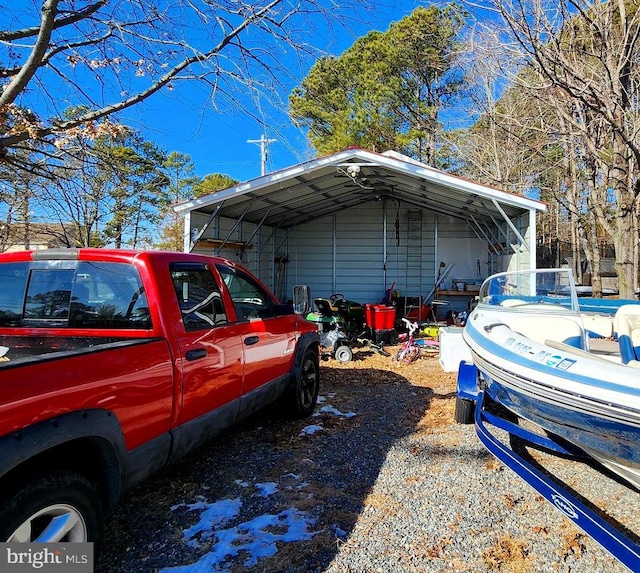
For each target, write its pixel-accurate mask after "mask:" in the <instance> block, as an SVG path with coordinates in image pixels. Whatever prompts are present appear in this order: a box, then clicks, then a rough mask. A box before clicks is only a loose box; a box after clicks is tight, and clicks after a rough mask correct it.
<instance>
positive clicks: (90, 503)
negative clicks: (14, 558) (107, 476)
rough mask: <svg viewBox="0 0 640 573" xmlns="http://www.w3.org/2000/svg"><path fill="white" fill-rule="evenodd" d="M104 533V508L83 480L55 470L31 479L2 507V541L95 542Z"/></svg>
mask: <svg viewBox="0 0 640 573" xmlns="http://www.w3.org/2000/svg"><path fill="white" fill-rule="evenodd" d="M101 531H102V505H101V503H100V497H99V495H98V492H97V490H96V488H95V487H94V486H93V485H92V484H91V482H89V481H88V480H86V479H85V478H84V477H82V476H80V475H77V474H74V473H71V472H66V471H52V472H49V473H46V474H43V475H40V476H38V477H34V478H32V479H31V480H28V481H27V482H26V483H25V484H24V485H22V486H21V487H20V489H18V490H17V491H14V492H13V495H10V496H9V497H7V498H6V500H5V501H4V502H3V503H2V504H0V540H1V541H3V542H33V541H43V542H55V543H59V542H76V543H84V542H87V541H96V540H97V539H98V538H99V537H100V534H101Z"/></svg>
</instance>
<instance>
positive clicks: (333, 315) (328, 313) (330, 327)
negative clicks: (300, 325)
mask: <svg viewBox="0 0 640 573" xmlns="http://www.w3.org/2000/svg"><path fill="white" fill-rule="evenodd" d="M341 296H342V295H341ZM331 297H336V295H331ZM331 297H330V300H331V302H335V301H334V299H333V298H331ZM330 300H327V299H326V298H316V299H314V300H313V303H314V305H315V310H314V311H312V312H310V313H309V314H307V316H306V318H307V320H309V321H311V322H315V323H316V325H317V326H318V333H319V334H320V346H322V348H326V349H329V350H330V351H331V353H332V354H333V357H334V358H335V359H336V360H337V361H338V362H349V361H350V360H352V359H353V350H351V342H350V339H349V335H348V332H347V321H346V320H345V318H344V316H342V314H341V313H340V311H339V310H338V308H336V307H332V305H331V302H330ZM336 300H337V299H336ZM340 300H344V297H342V299H340Z"/></svg>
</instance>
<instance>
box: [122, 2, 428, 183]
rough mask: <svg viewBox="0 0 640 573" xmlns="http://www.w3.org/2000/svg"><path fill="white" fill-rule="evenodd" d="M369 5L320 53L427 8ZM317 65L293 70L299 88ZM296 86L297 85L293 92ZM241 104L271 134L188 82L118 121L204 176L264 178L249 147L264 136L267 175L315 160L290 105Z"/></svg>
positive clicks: (323, 42) (256, 149)
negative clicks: (183, 156) (267, 141)
mask: <svg viewBox="0 0 640 573" xmlns="http://www.w3.org/2000/svg"><path fill="white" fill-rule="evenodd" d="M365 4H367V5H369V6H373V5H375V6H376V9H375V10H373V11H367V12H366V13H365V12H363V15H362V20H361V21H359V22H358V21H357V19H358V15H354V21H353V22H350V23H348V24H345V26H346V28H348V29H346V28H341V29H340V28H339V27H336V28H335V29H334V32H335V33H334V34H333V35H332V37H331V39H330V40H329V39H328V38H327V37H325V36H323V35H317V36H316V37H315V38H314V41H317V42H318V45H317V46H316V47H318V48H322V49H324V50H327V52H329V53H331V54H333V55H339V54H341V53H342V52H343V51H344V50H346V49H347V48H348V47H350V46H351V45H352V44H353V42H354V41H355V39H356V38H358V37H360V36H362V35H364V34H366V33H367V32H369V31H370V30H381V31H383V30H386V29H387V28H388V27H389V24H390V23H391V22H393V21H397V20H400V19H402V18H403V17H404V16H406V15H408V14H410V13H411V11H412V10H414V9H415V8H416V7H417V6H419V5H421V4H422V5H423V4H424V3H423V2H419V1H418V0H377V1H376V2H363V6H364V5H365ZM312 63H313V62H312V61H309V62H306V64H307V67H306V68H303V69H298V70H293V68H290V70H291V71H293V73H294V74H295V75H298V76H299V77H298V78H297V81H298V82H300V81H301V80H302V79H303V78H304V77H305V75H306V73H307V72H308V71H309V69H310V67H311V65H312ZM295 85H296V84H295V83H292V84H291V85H290V88H291V89H292V88H293V87H295ZM289 91H290V90H289ZM288 95H289V92H286V93H280V94H277V98H279V99H280V100H281V101H282V102H285V104H286V101H287V98H288ZM242 103H243V105H246V106H248V107H249V108H250V109H251V111H252V113H253V114H255V116H256V117H259V118H261V120H262V121H263V122H264V123H265V124H266V125H268V126H269V128H268V129H267V130H266V132H265V131H264V128H263V127H262V126H261V125H260V122H259V121H257V120H256V119H255V118H253V117H249V116H248V115H247V114H246V113H245V112H244V111H241V110H238V109H233V108H232V107H231V106H228V107H227V109H226V110H224V111H223V112H219V111H216V110H214V109H213V107H212V106H211V105H209V104H208V92H207V91H206V90H205V89H204V88H203V87H202V86H198V85H197V84H196V83H195V82H183V83H181V84H178V85H177V87H176V89H174V90H173V91H171V92H168V91H166V90H165V91H163V92H160V93H158V94H155V95H154V96H152V97H151V98H150V99H148V100H147V101H145V102H142V103H140V104H137V105H136V106H135V107H133V108H131V109H130V110H127V112H126V113H124V114H122V115H121V116H119V117H120V119H121V120H122V121H123V122H124V123H126V124H128V125H130V126H131V127H133V128H134V129H137V130H139V131H141V132H142V133H143V134H144V135H145V137H146V138H147V139H149V140H152V141H154V142H156V143H157V144H158V145H160V146H161V147H163V148H164V149H165V150H166V151H179V152H181V153H184V154H188V155H189V156H190V157H191V159H192V161H193V163H194V165H195V167H196V172H197V174H199V175H201V176H203V175H206V174H208V173H223V174H226V175H230V176H231V177H233V178H235V179H238V180H240V181H244V180H247V179H253V178H255V177H259V176H260V168H261V162H260V159H261V156H260V146H259V145H258V144H255V143H247V141H248V140H255V139H260V137H261V136H262V134H263V133H265V135H266V137H268V138H271V139H275V140H276V141H275V142H273V143H271V144H270V146H269V153H268V161H267V171H268V172H269V171H274V170H278V169H282V168H285V167H288V166H291V165H294V164H296V163H298V162H300V161H304V160H307V159H310V158H311V157H313V156H314V153H313V150H312V149H311V148H310V147H309V146H308V144H307V141H306V138H305V135H304V133H303V132H301V131H300V130H299V129H297V128H295V127H294V126H293V125H292V124H291V122H290V121H289V118H288V116H287V114H286V110H285V109H284V105H285V104H280V105H279V106H274V105H272V104H271V102H270V101H268V98H264V99H262V100H261V101H259V102H255V101H249V100H248V99H247V98H246V97H245V98H243V101H242Z"/></svg>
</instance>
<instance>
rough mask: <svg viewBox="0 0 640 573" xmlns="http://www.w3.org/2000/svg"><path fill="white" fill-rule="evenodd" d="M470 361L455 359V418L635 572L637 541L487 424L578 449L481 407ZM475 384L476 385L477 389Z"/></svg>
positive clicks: (564, 449)
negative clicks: (538, 466)
mask: <svg viewBox="0 0 640 573" xmlns="http://www.w3.org/2000/svg"><path fill="white" fill-rule="evenodd" d="M478 374H479V373H478V369H477V368H476V366H475V365H473V364H469V363H467V362H461V363H460V367H459V370H458V380H457V397H456V414H455V418H456V421H457V422H460V423H463V424H470V423H474V424H475V431H476V434H477V436H478V438H479V439H480V441H481V442H482V444H483V445H484V446H485V448H487V450H489V452H490V453H491V454H493V455H494V456H495V457H496V458H497V459H498V460H500V461H501V462H502V463H503V464H504V465H505V466H507V467H508V468H509V469H511V470H512V471H514V472H515V473H516V474H517V475H518V476H520V477H521V478H522V479H523V480H524V481H525V482H527V483H528V484H529V485H530V486H531V487H532V488H533V489H534V490H536V491H537V492H538V493H539V494H540V495H541V496H543V497H544V498H545V499H546V500H547V501H548V502H549V503H551V504H552V505H553V506H554V507H555V508H556V509H557V510H558V511H560V513H562V514H563V515H564V516H565V517H567V518H568V519H570V520H571V521H573V523H574V524H575V525H577V526H578V527H579V528H580V529H582V530H583V531H584V532H585V533H586V534H587V535H589V536H590V537H591V538H593V539H594V540H595V541H596V542H597V543H599V544H600V545H601V546H602V547H603V548H604V549H606V550H607V551H609V553H611V555H613V556H614V557H615V558H616V559H618V561H620V562H621V563H622V564H623V565H625V566H626V567H628V568H629V569H630V570H631V571H640V544H638V543H637V542H636V541H633V540H632V539H630V538H629V537H628V536H627V535H625V534H623V533H622V532H620V531H618V530H617V529H615V528H614V527H613V526H611V525H610V524H609V523H608V522H607V521H605V520H604V519H603V518H602V517H601V516H600V515H598V514H597V513H596V512H595V511H593V510H592V509H590V508H589V507H588V506H587V505H586V504H585V503H583V502H582V501H580V500H579V499H577V497H576V496H575V495H573V494H571V493H570V492H568V491H567V490H566V489H563V488H562V487H561V486H560V485H559V484H558V483H556V482H555V481H553V480H552V479H550V478H549V477H548V476H546V475H545V474H543V473H542V472H541V471H539V470H538V469H536V468H535V467H534V466H533V465H532V464H531V463H529V462H528V461H526V460H525V459H524V458H523V457H522V456H521V455H520V454H518V453H517V452H515V451H514V450H513V449H511V448H510V447H508V446H507V445H505V444H504V443H503V442H502V441H500V440H499V439H498V438H497V437H496V436H494V435H493V434H492V433H491V431H490V426H493V427H494V428H498V429H499V430H503V431H506V432H507V433H509V434H510V435H512V436H516V437H518V438H520V439H522V440H523V441H524V442H526V443H528V444H530V445H533V446H538V447H541V448H544V449H545V450H548V451H551V452H555V453H557V454H560V455H562V456H564V457H567V458H574V459H585V458H589V456H588V455H587V454H585V453H584V452H583V451H582V450H580V449H578V448H573V447H571V445H570V444H563V445H561V444H559V443H558V442H556V441H554V440H553V439H552V438H550V437H548V436H542V435H540V434H536V433H535V432H532V431H530V430H527V429H526V428H523V427H522V426H519V425H518V424H516V423H513V422H510V421H509V420H506V419H504V418H503V417H501V416H499V415H497V414H494V413H492V412H489V411H487V409H486V407H485V401H486V396H485V392H484V390H483V388H482V387H481V385H480V384H479V383H478V381H479V376H478ZM479 386H480V387H479Z"/></svg>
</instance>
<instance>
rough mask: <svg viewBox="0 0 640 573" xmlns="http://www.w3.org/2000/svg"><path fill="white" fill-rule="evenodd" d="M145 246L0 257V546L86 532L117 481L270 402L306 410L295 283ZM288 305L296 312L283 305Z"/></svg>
mask: <svg viewBox="0 0 640 573" xmlns="http://www.w3.org/2000/svg"><path fill="white" fill-rule="evenodd" d="M296 289H297V292H296V293H295V294H294V300H293V305H292V304H289V305H283V304H280V303H279V302H278V301H277V299H276V298H275V297H274V296H273V295H272V294H271V293H270V292H269V290H268V289H267V288H266V287H265V286H264V285H263V284H262V283H261V282H260V281H259V280H258V279H257V278H256V277H255V276H253V275H252V274H251V273H249V272H248V271H247V270H245V269H243V268H242V267H240V266H239V265H237V264H235V263H233V262H231V261H228V260H225V259H222V258H218V257H210V256H205V255H197V254H189V253H170V252H160V251H123V250H106V249H62V250H46V251H33V252H30V251H24V252H16V253H4V254H2V255H0V354H2V353H4V354H3V355H2V356H1V357H0V388H2V391H1V393H0V541H3V542H4V541H50V542H60V541H95V540H98V539H99V538H100V534H101V531H102V528H103V525H102V524H103V516H104V513H105V512H106V511H108V510H109V509H110V508H112V507H113V506H114V504H115V503H116V502H117V500H118V498H119V497H120V495H121V494H122V492H123V491H125V490H126V489H128V488H130V487H132V486H133V485H135V484H136V483H138V482H140V481H141V480H142V479H144V478H145V477H146V476H148V475H150V474H151V473H153V472H155V471H157V470H159V469H160V468H162V467H164V466H165V465H167V464H169V463H171V462H173V461H175V460H176V459H177V458H179V457H180V456H182V455H184V454H185V453H186V452H188V451H190V450H192V449H193V448H194V447H196V446H198V445H200V444H202V443H203V442H204V441H206V440H208V439H210V438H211V437H212V436H214V435H215V434H216V433H218V432H219V431H220V430H222V429H223V428H226V427H228V426H230V425H231V424H233V423H235V422H237V421H238V420H239V419H241V418H243V417H245V416H247V415H249V414H251V413H252V412H255V411H256V410H257V409H258V408H260V407H261V406H263V405H265V404H268V403H271V402H273V401H275V400H280V401H281V402H282V404H283V405H284V406H285V407H286V408H287V409H288V412H289V413H290V414H291V415H294V416H298V417H304V416H308V415H310V414H311V413H312V412H313V410H314V407H315V404H316V399H317V396H318V388H319V362H318V352H319V336H318V332H317V328H316V325H314V324H313V323H311V322H308V321H306V320H304V319H303V318H302V316H301V314H302V313H304V312H306V311H307V310H308V308H307V307H308V299H309V297H308V292H306V289H305V288H304V287H301V288H298V287H296ZM296 306H298V308H297V310H298V313H296V312H294V310H293V308H292V307H296Z"/></svg>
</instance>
